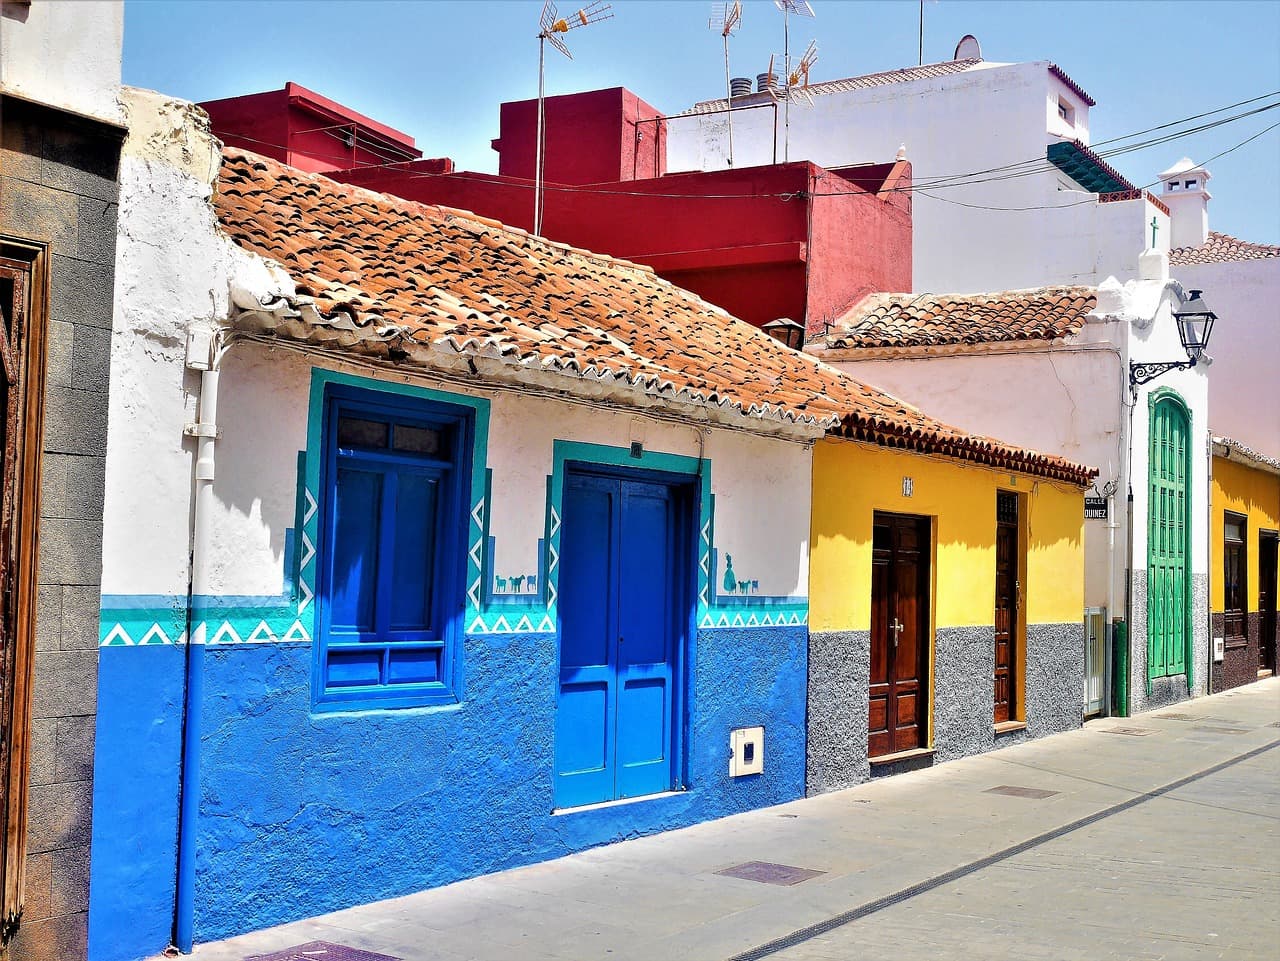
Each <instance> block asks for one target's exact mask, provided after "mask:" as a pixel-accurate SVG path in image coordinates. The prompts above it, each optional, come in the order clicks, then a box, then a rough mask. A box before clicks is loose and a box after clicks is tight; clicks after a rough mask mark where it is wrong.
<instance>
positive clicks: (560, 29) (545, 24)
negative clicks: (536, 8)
mask: <svg viewBox="0 0 1280 961" xmlns="http://www.w3.org/2000/svg"><path fill="white" fill-rule="evenodd" d="M612 16H613V7H612V5H610V4H608V3H605V2H604V0H592V2H591V3H589V4H587V5H586V6H585V7H580V8H579V9H578V10H576V11H574V12H573V13H572V14H570V15H569V16H567V17H561V16H560V15H559V13H558V11H557V10H556V5H555V4H554V3H553V2H552V0H545V2H544V3H543V4H542V16H540V17H539V18H538V27H539V29H538V135H537V147H536V154H535V157H534V163H533V232H534V234H535V235H536V236H541V235H542V211H543V196H542V194H543V172H542V167H543V161H544V160H545V159H546V152H547V149H546V148H547V145H546V133H547V129H546V128H547V117H546V113H547V109H546V107H547V97H546V78H547V56H546V54H547V41H551V46H553V47H555V48H556V49H557V50H559V51H560V52H561V53H562V54H564V55H565V56H566V57H568V58H569V59H570V60H572V59H573V54H571V53H570V52H569V48H568V47H567V46H566V45H565V42H564V34H566V33H568V32H569V31H570V30H577V29H578V28H579V27H586V26H590V25H591V24H593V23H599V22H600V21H601V20H608V19H610V18H611V17H612Z"/></svg>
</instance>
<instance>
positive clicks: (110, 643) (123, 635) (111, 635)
mask: <svg viewBox="0 0 1280 961" xmlns="http://www.w3.org/2000/svg"><path fill="white" fill-rule="evenodd" d="M101 646H102V647H133V638H132V637H130V636H129V632H128V631H126V630H125V629H124V627H123V626H122V625H120V624H117V625H116V626H115V627H113V628H111V630H110V631H108V632H107V636H106V637H104V638H103V639H102V644H101Z"/></svg>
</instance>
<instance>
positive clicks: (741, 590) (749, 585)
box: [721, 554, 760, 594]
mask: <svg viewBox="0 0 1280 961" xmlns="http://www.w3.org/2000/svg"><path fill="white" fill-rule="evenodd" d="M721 584H723V586H724V593H725V594H759V593H760V581H759V580H756V579H754V578H753V579H751V580H746V581H740V580H738V576H737V574H735V573H734V570H733V555H732V554H725V555H724V579H723V580H722V581H721Z"/></svg>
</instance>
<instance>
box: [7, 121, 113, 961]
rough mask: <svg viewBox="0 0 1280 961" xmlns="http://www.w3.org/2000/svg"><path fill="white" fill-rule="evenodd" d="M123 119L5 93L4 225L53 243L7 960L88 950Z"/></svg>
mask: <svg viewBox="0 0 1280 961" xmlns="http://www.w3.org/2000/svg"><path fill="white" fill-rule="evenodd" d="M122 138H123V130H120V129H118V128H114V127H111V126H109V125H106V124H100V123H96V122H92V121H87V120H83V119H81V118H78V117H75V116H73V115H70V114H67V113H63V112H61V111H58V110H53V109H49V108H46V107H43V106H40V105H37V104H31V103H28V102H25V101H21V100H15V99H12V98H3V99H2V100H0V233H3V235H4V236H5V237H6V238H9V239H21V240H32V241H39V242H43V243H46V244H48V258H49V259H48V268H49V302H48V312H47V316H45V317H40V316H35V315H33V316H32V322H43V323H45V324H46V325H47V327H46V330H47V334H46V338H47V361H46V381H45V413H44V416H45V423H44V451H43V475H42V478H43V479H42V489H41V517H40V561H39V563H40V576H39V598H38V608H37V612H36V654H35V687H34V690H33V695H32V732H31V733H32V737H31V781H30V801H29V808H28V837H27V856H28V861H27V878H26V895H25V905H24V909H23V915H22V924H21V927H20V928H19V931H18V935H17V937H16V939H15V940H14V942H13V944H12V946H11V948H10V958H11V959H12V961H78V959H82V958H84V957H85V954H86V943H87V941H86V929H87V918H88V913H87V912H88V901H89V838H90V819H91V810H92V797H93V754H94V725H95V720H96V714H97V691H98V681H97V675H98V598H99V582H100V577H101V569H102V503H103V490H104V485H103V469H104V463H105V453H106V443H107V390H108V380H109V371H110V360H111V322H112V298H113V291H112V287H113V268H114V262H115V244H116V210H117V191H118V188H117V167H118V163H119V156H120V143H121V139H122Z"/></svg>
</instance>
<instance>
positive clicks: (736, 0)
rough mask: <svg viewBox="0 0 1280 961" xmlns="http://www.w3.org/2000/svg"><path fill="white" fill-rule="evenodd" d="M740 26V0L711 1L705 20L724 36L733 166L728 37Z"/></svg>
mask: <svg viewBox="0 0 1280 961" xmlns="http://www.w3.org/2000/svg"><path fill="white" fill-rule="evenodd" d="M741 26H742V0H733V2H732V3H713V4H712V5H711V19H710V20H708V21H707V27H708V28H709V29H711V30H719V31H720V36H722V37H723V38H724V89H725V97H726V100H725V103H726V104H727V105H728V112H727V113H726V114H725V116H726V117H728V118H729V166H730V167H732V166H733V81H732V80H730V79H729V38H730V37H731V36H732V35H733V34H735V33H737V32H738V29H739V28H740V27H741Z"/></svg>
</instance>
